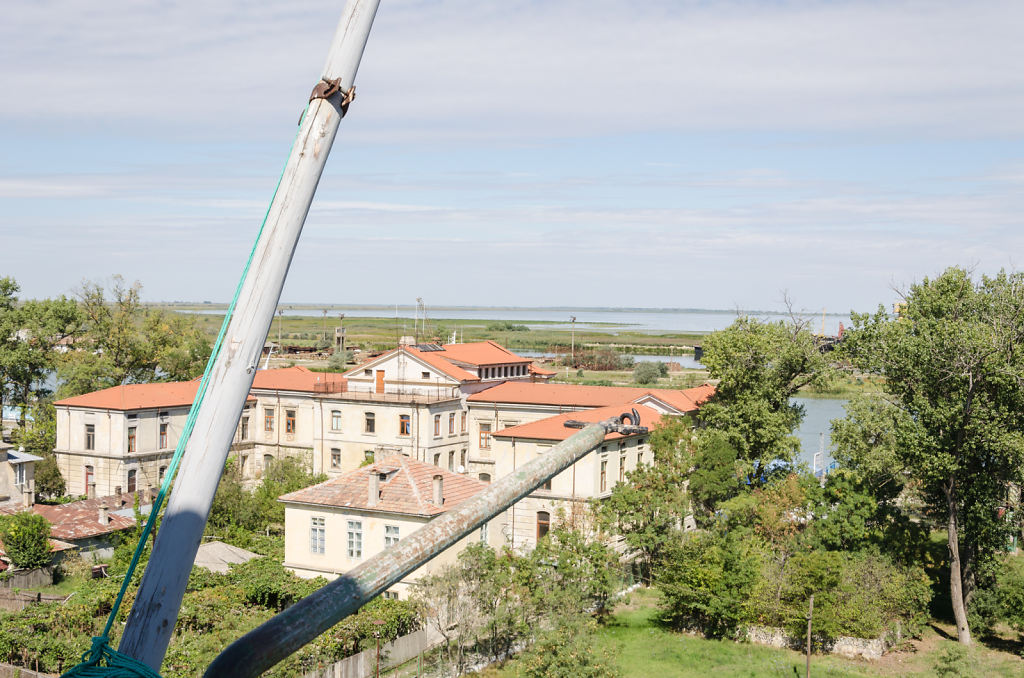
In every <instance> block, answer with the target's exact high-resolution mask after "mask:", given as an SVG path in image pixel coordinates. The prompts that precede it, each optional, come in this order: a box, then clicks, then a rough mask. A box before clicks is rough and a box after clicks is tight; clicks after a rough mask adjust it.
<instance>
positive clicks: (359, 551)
mask: <svg viewBox="0 0 1024 678" xmlns="http://www.w3.org/2000/svg"><path fill="white" fill-rule="evenodd" d="M348 557H349V558H351V559H353V560H357V559H361V558H362V557H363V521H361V520H350V521H348Z"/></svg>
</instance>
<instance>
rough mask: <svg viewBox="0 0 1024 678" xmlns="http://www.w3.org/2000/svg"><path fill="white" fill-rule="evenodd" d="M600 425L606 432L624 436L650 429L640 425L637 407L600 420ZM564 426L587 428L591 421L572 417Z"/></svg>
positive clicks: (642, 432)
mask: <svg viewBox="0 0 1024 678" xmlns="http://www.w3.org/2000/svg"><path fill="white" fill-rule="evenodd" d="M627 421H628V422H629V423H628V424H627V423H625V422H627ZM598 425H599V426H601V427H603V428H604V430H605V433H618V434H621V435H624V436H632V435H642V434H644V433H647V431H648V429H647V427H646V426H640V413H639V412H637V411H636V408H633V411H632V412H623V413H622V414H620V415H619V416H617V417H612V418H611V419H605V420H604V421H602V422H598ZM563 426H565V427H566V428H586V427H587V426H590V423H589V422H586V421H578V420H576V419H570V420H569V421H567V422H565V424H563Z"/></svg>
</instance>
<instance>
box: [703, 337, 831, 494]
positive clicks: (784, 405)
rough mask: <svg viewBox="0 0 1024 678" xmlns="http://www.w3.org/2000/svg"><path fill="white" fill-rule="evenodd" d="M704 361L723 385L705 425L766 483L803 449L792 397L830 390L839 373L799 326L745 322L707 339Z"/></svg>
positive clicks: (750, 475) (751, 475)
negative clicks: (807, 390)
mask: <svg viewBox="0 0 1024 678" xmlns="http://www.w3.org/2000/svg"><path fill="white" fill-rule="evenodd" d="M701 360H702V362H703V363H704V364H705V365H706V366H707V368H708V372H709V374H710V376H711V378H712V379H717V380H718V385H717V387H716V390H715V394H714V395H713V396H712V397H711V398H710V400H708V402H706V403H705V404H704V405H703V407H702V408H701V411H700V419H701V422H702V423H703V425H704V426H706V427H708V428H712V429H715V430H718V431H721V432H722V433H724V434H725V435H726V436H727V437H728V441H729V444H730V445H732V447H733V448H734V449H735V450H736V452H737V457H738V459H739V461H740V463H741V465H742V467H743V468H744V471H745V473H746V476H747V480H748V481H749V482H750V483H752V484H754V485H757V484H760V483H763V482H764V480H765V479H766V474H767V471H768V469H769V468H770V467H771V465H772V463H773V462H775V461H784V462H789V461H791V460H792V459H793V457H794V456H795V454H796V453H797V451H798V449H799V445H800V443H799V440H798V439H797V438H796V436H794V435H793V432H794V431H795V430H796V428H797V426H798V425H799V424H800V421H801V420H802V419H803V408H802V407H801V406H800V405H798V404H795V403H793V402H791V400H790V399H791V398H792V397H793V396H794V395H796V394H797V392H798V391H799V390H800V389H801V388H804V387H805V386H824V385H825V384H827V383H828V382H829V381H830V380H831V379H832V376H833V374H834V369H833V368H832V366H831V365H830V363H829V360H828V358H826V356H824V355H823V354H822V352H821V351H820V350H819V349H818V346H817V344H816V343H815V340H814V337H813V336H812V335H811V333H810V331H809V330H808V328H807V327H806V326H805V324H803V323H801V322H799V321H796V320H793V321H789V322H773V323H767V322H761V321H760V320H757V319H756V318H750V317H740V318H737V320H736V322H734V323H733V324H732V325H730V326H729V327H727V328H726V329H724V330H720V331H718V332H712V333H711V334H709V335H708V336H707V337H706V338H705V340H704V357H703V358H702V359H701Z"/></svg>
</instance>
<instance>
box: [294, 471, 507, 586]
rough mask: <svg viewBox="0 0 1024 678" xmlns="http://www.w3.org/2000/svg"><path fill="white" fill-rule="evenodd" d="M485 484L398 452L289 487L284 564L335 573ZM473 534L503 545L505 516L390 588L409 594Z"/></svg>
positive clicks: (303, 571) (304, 573)
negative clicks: (333, 475)
mask: <svg viewBox="0 0 1024 678" xmlns="http://www.w3.org/2000/svg"><path fill="white" fill-rule="evenodd" d="M486 488H487V484H486V483H483V482H480V481H479V480H476V479H474V478H470V477H468V476H465V475H462V474H458V473H451V472H449V471H446V470H444V469H439V468H437V467H436V466H434V465H432V464H425V463H423V462H420V461H416V460H415V459H411V458H409V457H407V456H404V455H395V456H390V457H386V458H382V459H380V460H378V461H377V462H375V463H373V464H371V465H369V466H364V467H362V468H358V469H355V470H352V471H348V472H346V473H343V474H341V475H340V476H338V477H336V478H332V479H330V480H328V481H326V482H323V483H320V484H319V485H313V486H312V487H307V488H305V489H302V490H298V491H296V492H291V493H289V494H286V495H283V496H281V497H280V498H279V501H281V502H282V503H283V504H284V506H285V562H284V566H285V567H287V568H289V569H290V570H292V571H293V572H295V573H296V574H297V575H299V576H301V577H317V576H321V577H326V578H328V579H333V578H335V577H337V576H339V575H342V574H344V573H346V572H348V571H349V570H351V569H352V568H353V567H355V566H357V565H359V564H360V563H362V562H363V561H365V560H366V559H367V558H371V557H373V556H375V555H377V554H378V553H380V552H381V551H383V550H385V549H387V548H389V547H391V546H394V545H395V544H397V543H398V542H399V541H400V540H402V539H404V538H405V537H408V536H409V535H411V534H412V533H413V532H415V531H416V530H418V529H419V528H420V527H422V526H423V525H426V524H427V523H429V522H430V521H431V520H433V519H434V518H436V517H437V516H439V515H441V514H443V513H444V512H445V511H448V510H450V509H452V508H455V507H456V506H459V505H460V504H461V503H462V502H464V501H466V500H468V499H470V498H472V497H474V496H476V495H477V494H479V493H480V492H483V491H484V490H485V489H486ZM474 541H485V542H487V543H488V544H490V545H492V546H495V547H500V546H502V545H503V544H504V543H505V530H504V522H503V520H501V519H500V518H498V519H495V520H492V521H491V522H490V523H489V524H488V525H486V526H485V527H483V528H482V529H480V530H478V531H476V532H475V533H474V534H472V535H470V536H468V537H466V538H464V539H463V540H461V541H460V542H458V543H456V544H455V545H453V546H452V547H450V548H449V549H447V550H446V551H445V552H444V553H442V554H440V555H439V556H438V557H436V558H434V559H433V560H431V561H430V562H429V563H427V564H426V565H424V566H422V567H420V568H419V569H418V570H416V571H414V572H413V573H411V574H410V575H408V576H407V577H405V578H404V579H402V581H400V582H399V583H398V584H396V585H395V586H394V587H393V588H392V589H390V590H389V591H388V592H387V593H386V594H385V596H386V597H405V595H406V594H407V591H408V588H409V586H410V585H411V584H412V583H413V582H415V581H416V580H417V579H419V578H420V577H422V576H424V575H425V574H429V573H431V572H434V571H435V570H436V569H438V568H440V567H443V566H444V565H446V564H448V563H450V562H452V561H453V560H454V559H455V558H456V557H457V556H458V553H459V552H460V551H461V550H462V549H464V548H465V547H466V546H467V545H468V544H470V543H472V542H474Z"/></svg>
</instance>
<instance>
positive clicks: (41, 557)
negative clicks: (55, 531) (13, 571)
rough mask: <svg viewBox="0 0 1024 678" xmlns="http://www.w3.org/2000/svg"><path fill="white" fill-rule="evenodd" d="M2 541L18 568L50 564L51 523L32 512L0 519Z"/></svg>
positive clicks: (6, 551)
mask: <svg viewBox="0 0 1024 678" xmlns="http://www.w3.org/2000/svg"><path fill="white" fill-rule="evenodd" d="M0 541H3V544H4V552H5V553H6V554H7V557H8V558H10V559H11V562H12V563H14V565H15V566H16V567H23V568H26V569H28V568H33V567H44V566H46V565H49V564H50V560H51V559H52V556H51V554H50V523H49V522H48V521H47V520H46V518H44V517H42V516H41V515H39V514H37V513H32V512H30V511H21V512H19V513H15V514H14V515H11V516H3V517H2V518H0Z"/></svg>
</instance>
